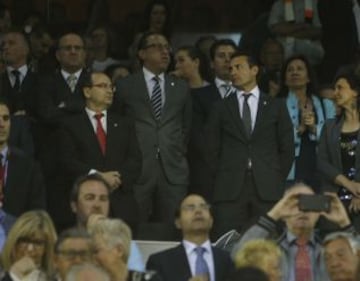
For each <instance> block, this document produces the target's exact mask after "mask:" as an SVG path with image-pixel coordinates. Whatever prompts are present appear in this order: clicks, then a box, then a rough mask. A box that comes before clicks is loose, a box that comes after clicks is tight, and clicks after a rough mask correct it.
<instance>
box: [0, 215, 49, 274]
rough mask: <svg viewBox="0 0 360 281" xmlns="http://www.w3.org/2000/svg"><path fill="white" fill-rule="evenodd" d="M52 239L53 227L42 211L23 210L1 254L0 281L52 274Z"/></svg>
mask: <svg viewBox="0 0 360 281" xmlns="http://www.w3.org/2000/svg"><path fill="white" fill-rule="evenodd" d="M55 241H56V232H55V228H54V225H53V223H52V221H51V219H50V217H49V215H48V214H47V213H46V212H44V211H29V212H26V213H24V214H23V215H22V216H20V217H19V218H18V219H17V221H16V222H15V224H14V226H13V227H12V228H11V230H10V232H9V236H8V239H7V240H6V242H5V246H4V249H3V251H2V253H1V261H2V267H3V269H4V271H5V272H6V274H5V276H4V278H3V279H2V280H3V281H18V280H29V281H30V280H37V281H45V280H49V278H50V277H51V276H52V274H53V264H52V262H53V258H54V244H55Z"/></svg>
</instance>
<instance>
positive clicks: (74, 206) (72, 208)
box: [70, 201, 77, 214]
mask: <svg viewBox="0 0 360 281" xmlns="http://www.w3.org/2000/svg"><path fill="white" fill-rule="evenodd" d="M70 207H71V211H72V212H73V213H74V214H76V212H77V208H76V203H75V202H74V201H71V202H70Z"/></svg>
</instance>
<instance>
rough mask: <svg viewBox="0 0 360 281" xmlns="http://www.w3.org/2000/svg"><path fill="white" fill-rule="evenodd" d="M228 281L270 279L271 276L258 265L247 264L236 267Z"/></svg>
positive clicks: (267, 280)
mask: <svg viewBox="0 0 360 281" xmlns="http://www.w3.org/2000/svg"><path fill="white" fill-rule="evenodd" d="M226 281H270V280H269V277H268V276H267V275H266V274H265V272H263V271H262V270H260V269H259V268H257V267H251V266H245V267H240V268H238V269H236V270H235V271H234V272H233V273H232V274H230V276H229V278H228V279H226Z"/></svg>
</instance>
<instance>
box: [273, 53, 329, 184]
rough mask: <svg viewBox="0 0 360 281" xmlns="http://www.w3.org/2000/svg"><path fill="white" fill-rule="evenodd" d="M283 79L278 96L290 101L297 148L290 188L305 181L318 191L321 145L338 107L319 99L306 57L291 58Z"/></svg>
mask: <svg viewBox="0 0 360 281" xmlns="http://www.w3.org/2000/svg"><path fill="white" fill-rule="evenodd" d="M280 79H281V81H280V93H279V95H278V97H280V98H286V105H287V110H288V112H289V116H290V118H291V122H292V125H293V135H294V145H295V146H294V149H295V161H294V162H293V164H292V167H291V170H290V172H289V174H288V175H287V181H288V185H291V184H292V183H293V182H295V181H303V182H305V183H307V184H309V185H310V186H312V187H313V188H318V187H319V179H318V175H317V173H316V149H317V143H318V140H319V138H320V133H321V129H322V127H323V125H324V123H325V121H326V119H328V118H332V117H334V116H335V108H334V106H333V104H332V102H331V101H330V100H325V99H321V98H319V97H318V95H317V88H316V86H317V85H316V80H315V74H314V72H313V69H312V67H311V66H310V64H309V62H308V60H307V59H306V57H305V56H303V55H295V56H292V57H290V58H288V59H287V60H286V61H285V63H284V65H283V69H282V71H281V77H280Z"/></svg>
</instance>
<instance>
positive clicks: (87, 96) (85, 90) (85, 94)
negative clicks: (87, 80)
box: [83, 87, 90, 99]
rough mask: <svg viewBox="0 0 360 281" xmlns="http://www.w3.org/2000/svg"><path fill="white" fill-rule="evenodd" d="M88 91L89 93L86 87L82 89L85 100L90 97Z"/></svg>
mask: <svg viewBox="0 0 360 281" xmlns="http://www.w3.org/2000/svg"><path fill="white" fill-rule="evenodd" d="M89 91H90V88H88V87H84V88H83V93H84V97H85V98H86V99H88V98H89V97H90V93H89Z"/></svg>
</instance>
